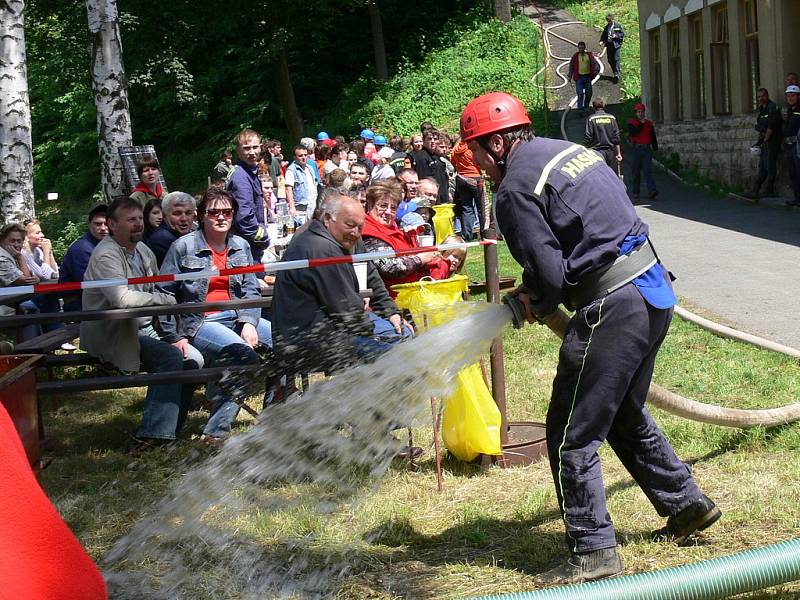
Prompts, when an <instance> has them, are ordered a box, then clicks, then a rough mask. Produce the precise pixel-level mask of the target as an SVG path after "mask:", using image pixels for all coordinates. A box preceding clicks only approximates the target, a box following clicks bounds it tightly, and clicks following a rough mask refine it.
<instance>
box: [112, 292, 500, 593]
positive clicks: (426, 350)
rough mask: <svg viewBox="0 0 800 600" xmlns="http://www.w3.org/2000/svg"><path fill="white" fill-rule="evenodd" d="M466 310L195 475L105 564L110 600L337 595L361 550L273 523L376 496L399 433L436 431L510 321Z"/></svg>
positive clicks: (292, 407)
mask: <svg viewBox="0 0 800 600" xmlns="http://www.w3.org/2000/svg"><path fill="white" fill-rule="evenodd" d="M459 306H460V308H459V309H458V314H459V316H458V317H457V318H456V319H454V320H452V321H450V322H449V323H447V324H445V325H442V326H440V327H437V328H434V329H432V330H430V331H427V332H426V333H424V334H422V335H420V336H418V337H417V338H415V339H413V340H410V341H408V342H405V343H402V344H397V345H396V346H395V347H394V348H393V349H392V350H391V351H390V352H388V353H386V354H384V355H383V356H381V357H380V358H379V359H378V360H376V361H375V362H373V363H371V364H368V365H362V366H359V367H356V368H352V369H349V370H347V371H345V372H342V373H340V374H338V375H336V376H335V377H332V378H329V379H328V380H326V381H324V382H320V383H317V384H314V385H312V386H311V387H310V388H309V390H308V391H307V392H306V393H305V394H304V395H303V396H302V397H301V396H295V397H292V398H290V399H289V400H287V401H286V402H285V403H283V404H277V405H273V406H270V407H269V408H268V409H267V410H266V411H265V413H264V414H263V415H262V417H261V419H260V420H259V422H258V423H257V424H255V425H254V426H252V427H251V428H250V429H249V430H248V431H246V432H245V433H243V434H241V435H236V436H233V437H232V438H231V439H229V440H228V441H227V442H226V443H225V445H224V446H223V447H222V449H221V451H220V452H219V453H218V454H216V455H214V456H212V457H211V458H209V459H208V460H207V461H206V462H204V463H203V464H202V465H199V466H197V467H194V468H193V469H192V470H190V471H189V472H188V473H187V474H186V476H185V477H184V478H183V479H182V480H181V482H180V483H179V484H178V485H177V486H176V487H175V489H174V490H173V491H172V493H171V494H169V495H168V496H167V497H166V498H164V499H163V500H161V501H160V502H159V503H158V504H157V506H156V507H155V508H154V510H153V512H152V516H150V517H147V518H145V519H143V520H141V521H140V522H139V523H137V524H136V525H135V526H134V528H133V530H132V531H131V532H130V533H129V534H128V535H126V536H125V537H124V538H122V539H121V540H119V541H118V542H117V544H116V545H115V546H114V548H112V550H111V551H110V552H109V553H108V554H107V555H106V556H105V557H104V560H103V567H104V572H105V576H106V580H107V582H108V584H109V591H110V594H111V597H113V598H136V599H142V598H152V599H162V598H163V599H170V600H172V599H179V598H192V599H197V598H214V599H217V598H253V599H256V598H258V599H259V600H263V599H265V598H325V597H330V596H332V595H333V594H334V593H335V592H336V589H337V587H338V585H339V584H340V582H341V580H342V578H343V577H345V576H347V575H348V574H349V573H350V572H351V571H352V569H353V568H354V566H355V564H354V563H355V562H357V560H358V559H357V556H356V554H357V553H356V551H355V548H353V547H349V546H344V545H343V546H338V547H330V545H324V544H323V545H321V544H319V543H317V542H318V540H316V538H315V536H314V535H313V533H309V534H307V535H300V534H296V533H295V534H294V535H289V534H286V533H285V530H284V528H282V527H281V526H280V525H279V524H278V523H277V522H272V521H271V520H270V519H269V515H277V514H286V512H287V511H289V512H290V511H292V510H297V509H302V510H303V511H306V513H305V514H313V515H316V516H318V517H319V518H322V519H324V518H325V515H329V514H332V513H334V512H339V511H341V510H342V509H343V508H345V507H347V506H348V505H349V504H352V503H354V502H355V501H357V500H358V498H359V497H363V495H364V494H366V493H367V492H369V491H370V490H372V489H374V487H375V486H376V485H377V480H378V478H379V477H380V476H381V475H383V474H384V473H385V472H386V470H387V469H388V468H389V466H390V464H391V461H392V459H393V458H394V457H395V455H396V453H397V451H398V449H399V448H400V446H401V443H400V442H399V441H398V440H397V439H396V438H394V437H393V436H391V435H390V434H389V431H390V430H391V429H393V428H396V427H399V426H409V425H413V426H418V425H420V424H421V422H422V419H424V418H426V417H427V420H428V422H429V421H430V410H429V408H430V397H431V396H437V397H446V396H447V395H449V393H451V392H452V389H453V386H454V379H455V375H456V373H458V371H459V370H460V369H461V368H462V367H463V366H465V365H467V364H472V363H474V362H476V361H477V359H478V357H479V356H480V355H481V354H483V353H485V352H487V350H488V346H489V344H490V342H491V340H492V339H493V338H494V337H496V336H497V335H498V334H499V332H500V331H501V329H502V327H503V326H504V325H505V324H506V323H507V322H508V321H509V319H510V312H509V311H508V309H507V308H505V307H502V306H498V305H491V304H480V305H478V304H463V305H459ZM298 486H299V489H300V490H302V493H297V490H298ZM240 515H246V516H251V517H252V516H253V515H259V519H258V521H259V526H258V532H259V533H258V539H256V538H255V536H254V535H252V534H251V533H247V532H243V531H240V530H239V529H238V527H237V524H236V521H237V518H238V517H239V516H240ZM264 515H266V517H264V518H262V516H264ZM265 540H266V541H265Z"/></svg>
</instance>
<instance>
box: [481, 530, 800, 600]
mask: <svg viewBox="0 0 800 600" xmlns="http://www.w3.org/2000/svg"><path fill="white" fill-rule="evenodd" d="M797 579H800V540H789V541H786V542H780V543H779V544H772V545H769V546H762V547H761V548H755V549H753V550H746V551H745V552H738V553H736V554H731V555H730V556H723V557H720V558H714V559H711V560H704V561H701V562H696V563H692V564H688V565H682V566H680V567H672V568H670V569H662V570H659V571H650V572H648V573H637V574H636V575H628V576H626V577H617V578H612V579H604V580H602V581H595V582H592V583H582V584H579V585H566V586H561V587H557V588H548V589H544V590H536V591H532V592H515V593H511V594H502V595H497V596H481V597H480V598H475V599H474V600H545V599H548V600H549V599H555V598H558V599H562V600H566V599H567V598H580V600H673V599H675V598H680V600H714V599H715V598H728V597H730V596H735V595H737V594H743V593H745V592H752V591H755V590H760V589H763V588H767V587H772V586H774V585H779V584H781V583H787V582H789V581H795V580H797Z"/></svg>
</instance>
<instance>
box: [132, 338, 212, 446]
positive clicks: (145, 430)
mask: <svg viewBox="0 0 800 600" xmlns="http://www.w3.org/2000/svg"><path fill="white" fill-rule="evenodd" d="M195 353H196V351H195ZM190 356H191V355H190ZM139 359H140V360H141V362H142V367H143V368H144V370H145V371H147V372H148V373H164V372H166V371H180V370H181V369H184V368H190V369H196V368H201V367H202V366H203V364H202V357H199V356H198V359H199V360H200V361H201V362H200V363H199V364H197V362H196V361H194V360H187V361H186V362H184V360H183V353H182V352H181V351H180V350H179V349H178V348H176V347H175V346H173V345H172V344H170V343H168V342H164V341H162V340H160V339H158V337H156V336H155V335H154V332H153V330H152V327H145V328H143V329H141V330H140V331H139ZM193 390H194V386H193V385H188V384H186V385H183V384H180V383H160V384H158V385H151V386H149V387H148V388H147V396H145V400H144V411H143V413H142V424H141V426H140V427H139V431H138V432H137V434H136V437H138V438H142V439H162V440H174V439H175V436H176V435H177V434H178V432H179V431H180V430H181V427H183V423H184V422H185V421H186V414H187V413H188V412H189V403H190V401H191V399H192V391H193Z"/></svg>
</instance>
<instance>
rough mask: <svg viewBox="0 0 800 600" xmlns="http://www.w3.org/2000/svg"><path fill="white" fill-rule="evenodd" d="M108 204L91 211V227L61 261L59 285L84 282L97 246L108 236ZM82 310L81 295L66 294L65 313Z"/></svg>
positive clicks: (71, 246)
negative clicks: (87, 268) (84, 275)
mask: <svg viewBox="0 0 800 600" xmlns="http://www.w3.org/2000/svg"><path fill="white" fill-rule="evenodd" d="M107 210H108V205H107V204H98V205H96V206H95V207H94V208H92V210H90V211H89V218H88V221H89V226H88V228H87V231H86V233H85V234H83V235H82V236H81V237H79V238H78V239H77V240H75V241H74V242H72V244H71V245H70V247H69V248H68V249H67V253H66V254H65V255H64V260H62V261H61V268H60V270H59V274H58V283H67V282H70V281H83V274H84V273H85V272H86V267H87V265H88V264H89V258H90V257H91V256H92V252H93V251H94V249H95V247H96V246H97V244H98V243H99V242H100V240H102V239H103V238H104V237H106V236H107V235H108V226H107V225H106V211H107ZM73 310H81V294H80V291H78V292H74V293H73V292H67V293H65V294H64V312H68V311H73Z"/></svg>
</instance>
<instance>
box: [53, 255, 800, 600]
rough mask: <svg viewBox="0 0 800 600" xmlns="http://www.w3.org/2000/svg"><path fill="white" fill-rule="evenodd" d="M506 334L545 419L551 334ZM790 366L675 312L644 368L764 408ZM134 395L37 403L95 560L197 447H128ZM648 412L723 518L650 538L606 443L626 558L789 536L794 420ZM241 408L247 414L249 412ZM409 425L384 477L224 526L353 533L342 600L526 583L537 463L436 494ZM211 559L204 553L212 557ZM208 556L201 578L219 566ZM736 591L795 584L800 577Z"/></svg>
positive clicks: (684, 389) (654, 559)
mask: <svg viewBox="0 0 800 600" xmlns="http://www.w3.org/2000/svg"><path fill="white" fill-rule="evenodd" d="M500 250H501V252H500V254H501V272H502V273H503V274H509V275H517V274H518V272H519V268H518V267H517V266H516V264H515V263H514V262H513V260H512V259H511V258H510V256H509V254H508V252H507V249H506V248H505V246H502V245H501V248H500ZM467 268H468V271H469V273H470V275H471V276H472V278H473V279H483V276H482V271H483V267H482V257H481V254H480V252H479V251H473V252H472V253H471V254H470V256H469V259H468V265H467ZM504 341H505V359H506V361H505V365H506V382H507V393H508V406H509V413H510V417H511V418H512V419H531V420H542V419H543V418H544V414H545V410H546V406H547V401H548V394H549V389H550V384H551V380H552V377H553V374H554V369H555V365H556V359H557V348H558V341H557V339H556V338H555V336H554V335H553V334H551V333H550V332H549V331H548V330H546V329H544V328H542V327H534V326H528V327H526V328H525V329H523V330H513V329H511V328H510V327H509V328H508V329H507V330H506V331H505V335H504ZM797 367H798V365H797V363H796V361H792V360H790V359H788V358H785V357H781V356H777V355H773V354H770V353H768V352H765V351H761V350H757V349H755V348H752V347H749V346H746V345H743V344H739V343H735V342H732V341H725V340H721V339H719V338H716V337H714V336H712V335H710V334H708V333H706V332H704V331H702V330H699V329H698V328H696V327H694V326H692V325H690V324H687V323H685V322H682V321H680V320H679V319H676V320H675V321H674V322H673V326H672V329H671V332H670V334H669V336H668V338H667V340H666V342H665V344H664V348H663V350H662V352H661V354H660V356H659V362H658V365H657V369H656V374H655V381H656V382H657V383H660V384H662V385H664V386H666V387H667V388H669V389H672V390H674V391H677V392H679V393H682V394H685V395H688V396H691V397H693V398H695V399H697V400H701V401H706V402H713V403H723V404H726V405H731V406H734V405H735V406H742V407H768V406H778V405H783V404H787V403H790V402H793V401H794V399H795V398H796V397H797V395H798V390H800V376H799V375H798V368H797ZM142 401H143V390H139V389H134V390H128V391H120V392H104V393H100V392H96V393H89V394H81V395H74V396H66V397H63V398H61V403H62V406H61V408H59V409H58V410H57V411H56V412H55V413H50V412H47V413H46V415H45V425H46V428H47V431H48V437H49V439H50V450H49V453H50V454H51V455H53V456H55V461H54V462H53V463H52V465H51V466H50V467H49V468H48V469H47V470H45V471H44V473H43V474H42V477H41V481H42V484H43V486H44V489H45V491H46V492H47V493H48V495H49V496H50V497H51V498H52V499H53V501H54V502H55V503H56V505H57V507H58V509H59V511H60V512H61V514H62V515H63V516H64V518H65V519H66V520H67V522H68V523H69V525H70V526H71V527H72V529H73V530H74V531H75V533H76V534H77V536H78V538H79V539H80V540H81V542H82V543H83V544H84V545H85V546H86V547H87V549H88V551H89V552H90V554H91V555H92V556H93V557H95V558H96V559H100V558H101V557H102V556H103V554H104V552H106V551H107V550H108V549H109V548H110V547H111V546H112V544H113V543H114V542H115V541H116V540H117V539H118V538H120V537H121V536H122V535H124V534H125V533H126V532H127V531H129V530H130V528H131V527H132V525H133V524H134V523H135V522H136V521H137V520H138V519H139V518H141V517H142V516H144V515H146V514H147V513H148V511H150V510H152V507H153V506H154V504H155V503H156V501H157V500H158V499H160V498H161V497H162V496H164V495H165V494H166V493H167V492H168V490H169V489H170V487H171V486H173V485H175V483H176V482H177V481H178V480H179V479H180V478H181V476H182V475H183V474H184V473H185V472H186V471H187V470H188V469H189V468H190V467H191V466H192V465H194V464H198V463H200V462H201V461H203V460H204V459H205V450H203V449H201V447H200V446H199V444H198V443H197V442H196V441H188V440H187V441H185V442H183V443H182V444H180V445H178V446H176V447H175V448H173V449H171V450H155V451H152V452H151V453H150V454H148V455H146V456H144V457H141V458H133V457H131V456H129V455H128V454H127V450H128V448H129V447H130V446H131V444H132V439H131V437H130V435H131V433H132V432H133V431H134V430H135V428H136V426H137V424H138V421H139V417H140V413H141V406H142ZM654 413H655V418H656V420H657V421H658V422H659V423H660V424H661V426H662V427H663V429H664V430H665V432H666V434H667V436H668V437H669V439H670V440H671V441H672V442H673V444H674V445H675V448H676V450H677V452H678V454H679V456H681V458H682V459H684V460H685V461H687V462H690V463H691V464H692V465H693V468H694V474H695V477H696V478H697V480H698V482H699V483H700V485H701V487H703V489H704V490H705V491H706V492H707V493H708V495H709V496H711V497H712V498H713V499H714V500H715V501H716V502H717V503H718V504H719V506H720V507H721V508H722V510H723V512H724V517H723V519H722V520H721V521H720V522H719V523H718V524H717V525H715V526H714V527H713V528H711V529H710V530H708V531H707V532H706V534H705V535H703V536H702V538H701V539H700V541H699V543H698V544H697V545H694V546H691V547H687V548H677V547H674V546H671V545H668V544H656V543H652V542H650V541H649V540H648V533H649V532H650V531H651V530H652V529H655V528H657V527H659V526H661V525H662V524H663V521H662V520H661V519H660V518H659V517H658V516H657V515H656V513H655V511H654V510H653V508H652V507H651V505H650V504H649V502H648V501H647V499H646V498H645V497H644V495H643V494H642V492H641V491H640V490H639V488H638V487H637V486H636V485H635V484H634V483H633V482H632V480H631V479H630V477H629V476H628V475H627V473H626V471H625V470H624V468H623V467H622V466H621V464H620V463H619V461H618V460H617V459H616V457H614V456H613V454H612V453H611V452H610V451H609V450H608V448H607V447H604V448H603V450H602V456H603V466H604V474H605V478H606V485H607V489H608V504H609V510H610V512H611V514H612V516H613V518H614V520H615V524H616V526H617V531H618V536H619V540H620V543H621V544H622V547H621V554H622V558H623V560H624V562H625V565H626V572H627V573H633V572H639V571H650V570H653V569H658V568H662V567H670V566H675V565H681V564H685V563H689V562H693V561H697V560H702V559H707V558H712V557H717V556H722V555H726V554H729V553H732V552H736V551H740V550H744V549H749V548H753V547H756V546H759V545H763V544H768V543H772V542H777V541H781V540H786V539H791V538H792V537H794V536H796V535H797V531H798V528H800V497H799V496H800V493H798V490H800V486H799V485H798V481H800V461H798V459H797V457H798V451H800V425H798V424H794V425H789V426H784V427H778V428H772V429H753V430H749V431H739V430H731V429H724V428H721V427H716V426H711V425H703V424H699V423H694V422H690V421H686V420H684V419H681V418H678V417H674V416H671V415H668V414H666V413H663V412H661V411H658V410H655V411H654ZM205 418H206V416H205V414H204V413H199V412H198V413H193V414H192V415H191V418H190V421H189V423H188V430H189V433H190V434H194V435H196V434H198V433H199V429H200V427H202V424H203V423H204V422H205ZM242 420H243V421H245V422H244V423H243V424H242V425H241V429H244V428H246V427H247V423H246V420H247V419H245V418H242ZM241 429H240V430H241ZM416 439H417V443H421V445H423V446H424V447H425V448H426V455H425V457H424V458H423V460H422V461H421V462H420V463H419V465H418V467H417V468H412V467H410V466H409V465H407V464H404V463H399V462H396V463H395V464H394V465H393V467H392V468H391V469H390V471H389V472H388V474H387V475H386V476H385V477H384V478H383V479H382V480H380V481H377V482H365V485H364V494H363V497H362V498H361V499H360V501H359V502H357V503H355V504H353V505H348V506H343V507H339V508H338V509H337V510H334V511H333V512H331V513H330V514H328V515H326V516H325V517H322V516H320V515H318V514H314V513H303V512H302V510H301V511H300V512H293V513H291V514H284V515H275V514H268V513H267V512H266V511H263V510H259V511H253V512H252V513H250V512H243V513H238V515H237V518H236V520H235V523H231V528H235V529H236V530H237V531H238V532H240V535H241V536H243V537H246V538H247V539H249V540H250V541H251V542H252V543H256V544H261V545H264V546H265V547H268V550H269V552H270V553H271V554H272V556H273V557H275V558H276V559H278V560H289V559H290V553H289V551H288V550H285V547H284V546H283V545H282V543H281V540H279V539H276V538H275V537H273V536H272V533H273V532H274V531H275V527H274V523H275V522H278V521H282V525H281V531H282V534H283V536H285V538H284V539H289V538H292V537H293V536H304V537H305V539H307V540H308V539H311V540H312V542H311V544H312V546H314V547H317V548H318V549H319V553H320V554H321V555H324V554H325V553H328V552H335V551H336V549H337V548H339V547H340V546H348V547H349V548H351V549H353V548H355V550H356V553H355V557H356V559H355V565H354V568H353V570H352V573H351V574H350V575H349V576H347V578H346V579H344V581H343V582H342V583H341V585H340V586H339V588H338V591H337V594H336V597H337V598H339V599H342V600H344V599H353V600H355V599H363V598H386V599H389V598H466V597H472V596H479V595H483V594H493V593H503V592H512V591H520V590H529V589H533V588H534V585H533V583H532V580H533V577H534V575H535V574H536V573H538V572H540V571H542V570H544V569H545V568H546V566H547V565H548V562H549V561H550V560H551V559H552V558H553V557H555V556H564V555H565V552H566V551H565V548H564V545H563V541H562V540H563V527H562V524H561V521H560V518H559V515H558V511H557V507H556V503H555V494H554V491H553V484H552V481H551V477H550V472H549V468H548V466H547V463H546V462H540V463H538V464H535V465H533V466H530V467H527V468H517V469H508V470H500V469H489V470H485V471H482V470H481V469H480V468H478V467H477V466H474V465H465V464H462V463H458V462H457V461H454V460H451V459H447V460H445V484H444V485H445V489H444V492H443V493H437V491H436V481H435V475H434V463H433V458H432V456H433V451H432V436H431V433H430V431H429V428H421V429H420V430H418V431H417V432H416ZM222 451H223V452H224V448H223V450H222ZM287 487H288V486H287ZM286 493H287V494H291V493H296V491H294V490H289V489H287V491H286ZM268 521H269V522H271V523H272V524H273V526H271V527H270V528H269V529H267V528H266V526H265V525H264V523H266V522H268ZM376 532H378V533H377V534H376ZM209 560H210V562H209V564H211V563H212V562H213V558H212V559H209ZM206 567H207V568H208V569H209V577H216V576H219V577H220V578H224V574H222V573H218V572H216V571H214V572H212V571H211V567H210V566H204V568H206ZM134 568H142V569H148V568H150V566H148V565H146V564H142V565H140V566H138V567H134ZM225 589H226V590H227V591H226V593H225V595H224V597H225V598H241V597H243V596H242V595H241V594H240V593H239V591H238V590H237V588H236V586H235V584H232V583H228V584H226V587H225ZM132 593H133V596H132V597H135V596H136V594H135V591H132ZM185 593H186V594H187V595H186V597H187V598H219V597H222V596H219V595H214V594H206V593H204V592H203V591H202V590H197V589H194V590H185ZM746 597H748V598H800V583H795V584H791V585H787V586H784V587H782V588H779V589H772V590H769V591H766V592H760V593H754V594H750V595H748V596H746Z"/></svg>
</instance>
